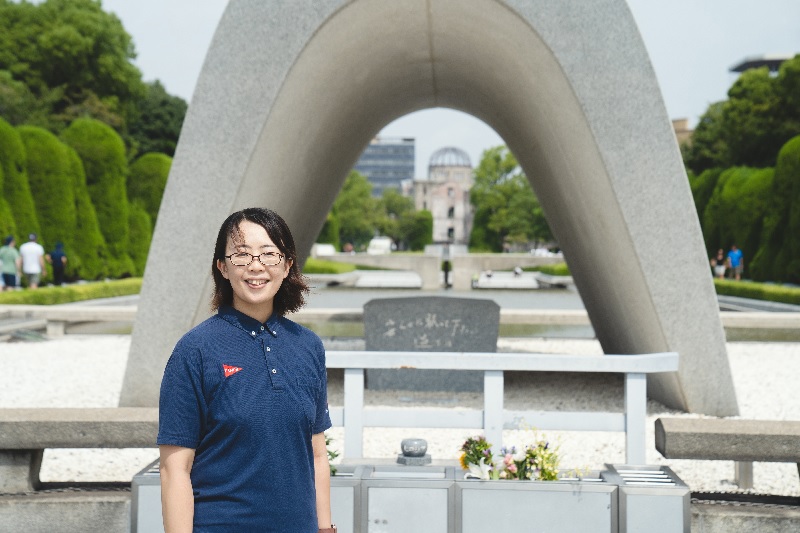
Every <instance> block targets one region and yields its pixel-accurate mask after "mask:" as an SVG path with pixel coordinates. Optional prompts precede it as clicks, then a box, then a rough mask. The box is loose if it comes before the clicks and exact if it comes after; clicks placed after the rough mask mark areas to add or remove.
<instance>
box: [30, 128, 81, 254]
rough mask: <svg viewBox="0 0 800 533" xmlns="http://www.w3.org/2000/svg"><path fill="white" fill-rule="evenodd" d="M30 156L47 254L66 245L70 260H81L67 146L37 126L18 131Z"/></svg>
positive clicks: (38, 215) (32, 181)
mask: <svg viewBox="0 0 800 533" xmlns="http://www.w3.org/2000/svg"><path fill="white" fill-rule="evenodd" d="M17 131H18V132H19V135H20V138H21V139H22V142H23V144H24V145H25V151H26V153H27V156H28V182H29V183H30V186H31V193H32V194H33V201H34V204H35V205H36V214H37V218H38V219H39V224H40V226H41V228H42V234H41V238H40V239H39V244H41V245H42V246H43V247H44V249H45V250H46V251H50V250H51V249H53V248H54V247H55V244H56V243H57V242H62V243H64V249H65V251H66V254H67V258H68V263H67V264H69V259H72V258H77V257H76V256H77V252H76V250H75V249H74V248H73V246H72V242H73V240H74V239H75V238H76V237H77V236H76V235H75V219H76V217H77V213H76V212H75V191H74V187H73V181H72V176H70V175H69V172H68V165H69V163H68V160H67V153H66V149H65V147H64V144H63V143H62V142H61V141H59V140H58V137H56V136H55V135H53V134H52V133H50V132H49V131H47V130H45V129H43V128H38V127H35V126H20V127H18V128H17Z"/></svg>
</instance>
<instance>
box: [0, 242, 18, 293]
mask: <svg viewBox="0 0 800 533" xmlns="http://www.w3.org/2000/svg"><path fill="white" fill-rule="evenodd" d="M15 244H16V241H14V236H13V235H9V236H8V237H6V238H5V239H4V240H3V246H2V247H0V262H2V263H3V266H2V267H0V268H2V271H1V272H2V273H3V290H4V291H11V290H14V287H16V286H17V277H18V276H19V275H20V268H21V266H22V259H21V257H20V255H19V250H17V249H16V247H15Z"/></svg>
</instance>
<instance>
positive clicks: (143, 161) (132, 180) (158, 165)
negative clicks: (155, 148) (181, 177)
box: [126, 153, 172, 225]
mask: <svg viewBox="0 0 800 533" xmlns="http://www.w3.org/2000/svg"><path fill="white" fill-rule="evenodd" d="M171 167H172V158H171V157H169V156H168V155H165V154H162V153H148V154H144V155H143V156H142V157H140V158H139V159H137V160H136V161H135V162H134V163H133V164H132V165H131V167H130V174H129V175H128V179H127V181H126V184H127V191H128V200H129V201H131V202H134V201H138V202H140V203H141V205H142V207H143V208H144V210H145V211H146V212H147V214H148V215H150V220H151V221H152V223H153V224H154V225H155V223H156V219H157V218H158V209H159V207H161V197H162V196H164V188H165V187H166V186H167V177H168V176H169V169H170V168H171Z"/></svg>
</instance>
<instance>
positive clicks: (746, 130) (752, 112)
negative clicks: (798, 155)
mask: <svg viewBox="0 0 800 533" xmlns="http://www.w3.org/2000/svg"><path fill="white" fill-rule="evenodd" d="M781 107H782V106H781V102H780V100H779V98H778V94H777V91H776V84H775V82H774V80H773V78H771V77H770V75H769V70H768V69H767V68H766V67H762V68H758V69H751V70H747V71H745V72H743V73H742V74H741V76H739V79H737V80H736V82H735V83H734V84H733V86H732V87H731V88H730V90H728V101H727V102H725V104H724V105H723V111H722V112H723V126H724V129H723V132H724V135H725V139H726V142H727V145H728V154H727V158H726V159H727V161H726V162H727V165H726V166H738V165H747V166H753V167H770V166H774V165H775V157H776V156H777V154H778V150H779V149H780V147H781V145H783V144H784V143H785V142H786V141H787V140H788V138H786V137H785V135H786V134H785V132H783V131H782V128H780V126H779V125H780V122H781V119H780V113H779V109H781Z"/></svg>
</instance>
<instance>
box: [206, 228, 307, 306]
mask: <svg viewBox="0 0 800 533" xmlns="http://www.w3.org/2000/svg"><path fill="white" fill-rule="evenodd" d="M239 233H240V235H238V236H237V237H236V238H235V239H234V238H231V237H230V236H229V237H228V244H227V245H226V247H225V255H226V256H230V255H231V254H242V253H249V254H252V255H255V256H258V255H259V254H264V253H274V254H281V251H280V250H279V249H278V247H277V246H275V243H273V242H272V239H271V238H270V236H269V234H268V233H267V230H265V229H264V228H263V227H261V226H260V225H258V224H255V223H254V222H250V221H249V220H245V221H243V222H242V223H241V224H240V225H239ZM281 255H283V254H281ZM245 257H246V256H245ZM246 259H247V260H250V259H251V258H249V257H246ZM266 262H270V261H266ZM291 266H292V263H291V261H290V260H287V259H286V258H285V257H284V258H281V260H280V262H279V263H278V264H277V265H273V266H264V265H263V264H262V263H261V261H260V260H259V258H258V257H256V258H252V261H251V262H250V264H249V265H246V266H236V265H234V264H233V263H232V262H231V258H228V257H226V258H225V259H221V260H219V259H218V260H217V268H218V269H219V271H220V272H221V273H222V276H223V277H224V278H225V279H227V280H228V281H229V282H230V283H231V288H232V289H233V308H234V309H236V310H237V311H240V312H242V313H244V314H246V315H247V316H250V317H252V318H255V319H256V320H258V321H259V322H265V321H266V320H267V319H268V318H269V317H270V315H272V308H273V300H274V298H275V295H276V294H277V293H278V289H280V288H281V284H282V283H283V280H284V279H285V278H286V276H288V275H289V269H290V268H291Z"/></svg>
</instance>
